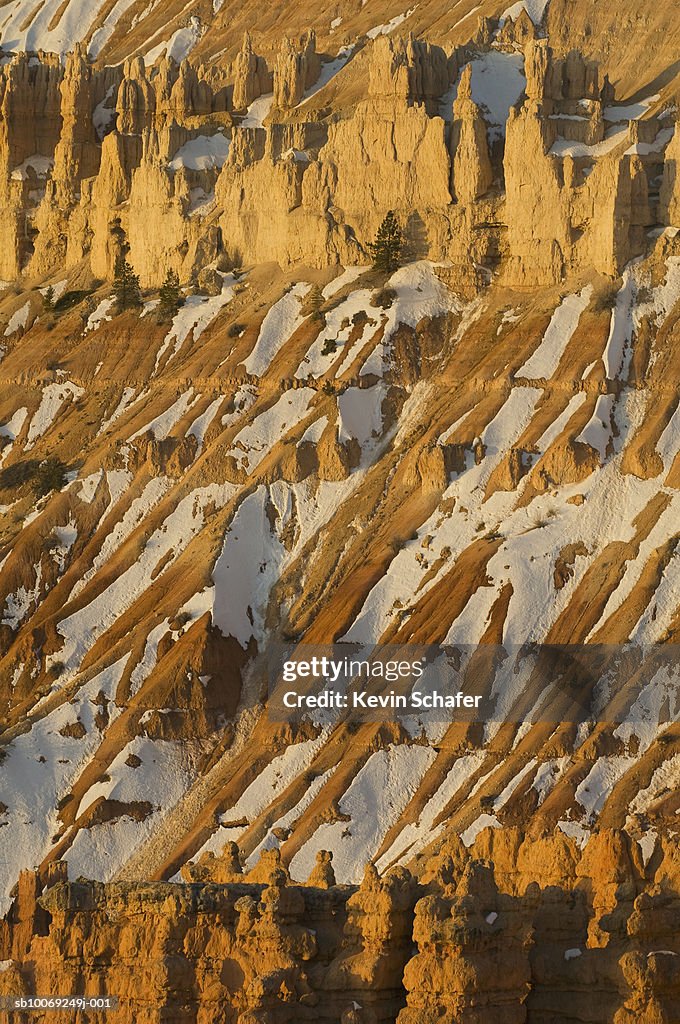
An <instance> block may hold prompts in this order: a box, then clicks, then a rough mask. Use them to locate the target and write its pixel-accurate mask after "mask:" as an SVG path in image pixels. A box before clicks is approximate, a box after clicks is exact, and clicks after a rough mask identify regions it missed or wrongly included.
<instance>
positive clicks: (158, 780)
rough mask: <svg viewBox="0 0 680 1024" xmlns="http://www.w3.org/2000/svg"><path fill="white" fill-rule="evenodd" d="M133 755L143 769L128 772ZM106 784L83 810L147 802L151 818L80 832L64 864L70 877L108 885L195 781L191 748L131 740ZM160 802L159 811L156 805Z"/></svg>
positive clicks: (85, 802)
mask: <svg viewBox="0 0 680 1024" xmlns="http://www.w3.org/2000/svg"><path fill="white" fill-rule="evenodd" d="M131 754H136V755H137V756H138V757H140V758H141V761H142V764H141V765H140V766H139V767H138V768H130V767H128V766H127V765H126V764H125V760H126V759H127V758H128V757H129V756H130V755H131ZM107 774H109V775H111V780H110V782H107V783H102V784H100V785H98V786H93V787H92V788H91V789H90V791H89V793H88V794H87V795H86V797H85V799H84V800H83V806H82V810H86V809H87V807H88V806H90V805H91V803H93V802H94V800H96V799H97V798H98V797H99V796H104V797H107V798H108V799H111V800H120V801H121V802H123V803H128V802H132V801H134V802H137V801H139V802H141V803H146V802H149V803H151V804H152V805H153V810H152V813H151V814H149V816H148V817H146V818H144V819H143V820H142V821H137V820H136V819H134V818H131V817H130V816H129V815H123V816H122V817H120V818H118V819H117V820H115V821H110V822H105V823H103V824H96V825H92V826H90V827H89V828H86V829H81V830H80V831H79V832H78V834H77V836H76V838H75V840H74V842H73V845H72V846H71V847H70V849H69V850H68V851H67V852H66V853H65V855H64V860H65V861H66V862H67V863H68V866H69V876H70V877H71V878H78V877H79V876H80V875H87V876H88V877H94V878H97V879H100V880H101V881H105V882H108V881H111V879H112V878H113V877H114V875H115V874H116V872H117V871H119V870H120V869H121V868H122V867H123V865H124V864H125V863H126V861H127V860H128V859H129V858H130V857H131V856H132V855H133V853H134V852H135V851H136V850H137V849H138V848H139V846H140V845H141V844H142V843H143V842H144V840H145V839H147V838H148V836H150V835H151V833H152V832H153V831H154V829H155V828H157V826H158V824H159V822H160V821H161V820H162V819H163V818H164V817H165V816H166V815H167V813H168V812H169V811H170V810H171V809H172V808H173V807H174V806H175V804H177V803H178V801H179V800H180V799H181V798H182V796H183V795H184V793H185V792H186V791H187V789H188V788H189V786H190V785H191V783H192V781H193V779H194V778H195V766H194V764H193V758H192V744H191V743H188V742H187V741H186V740H183V741H182V742H177V741H167V740H149V739H147V738H146V737H139V736H138V737H135V738H134V739H133V740H132V741H131V742H130V743H129V744H128V745H127V746H126V747H125V748H124V749H123V750H122V751H121V752H120V753H119V754H118V755H117V757H116V758H115V759H114V760H113V762H112V764H111V766H110V768H109V769H108V772H107ZM159 796H162V801H163V802H162V805H158V804H156V803H155V801H156V800H157V799H158V798H159Z"/></svg>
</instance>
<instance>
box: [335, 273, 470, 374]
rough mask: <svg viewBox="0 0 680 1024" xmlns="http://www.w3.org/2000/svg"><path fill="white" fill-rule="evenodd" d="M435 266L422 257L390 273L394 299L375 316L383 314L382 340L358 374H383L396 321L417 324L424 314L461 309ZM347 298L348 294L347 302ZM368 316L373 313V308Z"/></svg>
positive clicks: (412, 325) (397, 323)
mask: <svg viewBox="0 0 680 1024" xmlns="http://www.w3.org/2000/svg"><path fill="white" fill-rule="evenodd" d="M434 267H435V265H434V264H433V263H430V262H429V261H427V260H421V261H419V262H417V263H409V264H407V266H405V267H402V268H401V269H400V270H397V272H396V273H395V274H393V275H392V277H391V278H390V280H389V282H388V287H389V288H391V289H392V290H393V291H394V292H395V293H396V298H395V299H394V301H393V303H392V305H391V307H390V308H389V309H388V310H386V311H384V312H383V311H381V310H376V312H375V318H376V319H378V317H379V316H380V315H381V313H382V317H383V319H384V320H385V332H384V336H383V341H382V342H381V343H380V344H379V345H377V346H376V348H374V350H373V352H371V354H370V356H369V357H368V359H367V360H366V362H365V363H364V365H363V366H362V367H361V371H360V372H361V373H366V374H368V373H375V374H376V375H377V376H378V377H380V376H382V375H383V373H384V372H385V370H386V369H387V367H388V358H389V341H390V338H391V337H392V334H393V333H394V331H395V329H396V328H397V326H398V325H399V324H405V325H407V326H409V327H417V325H418V324H419V323H420V321H421V320H423V319H424V318H425V317H432V318H434V317H437V316H442V315H444V314H445V313H449V312H457V313H460V312H462V310H463V304H462V303H461V302H460V301H459V300H458V299H457V298H456V296H455V295H454V294H453V292H451V291H449V289H448V288H447V287H446V285H444V284H443V283H442V282H441V281H440V280H439V278H438V277H437V275H436V274H435V272H434ZM350 299H351V295H350V296H348V300H347V301H349V300H350ZM369 315H371V316H372V315H373V311H372V310H371V312H370V314H369Z"/></svg>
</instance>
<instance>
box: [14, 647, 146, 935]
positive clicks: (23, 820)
mask: <svg viewBox="0 0 680 1024" xmlns="http://www.w3.org/2000/svg"><path fill="white" fill-rule="evenodd" d="M126 660H127V657H125V658H122V659H121V660H120V661H118V662H117V663H116V664H115V665H112V666H111V667H110V668H108V669H105V670H104V671H103V672H101V673H100V674H99V675H98V676H95V678H94V679H92V680H91V681H90V682H89V683H87V684H86V686H84V687H83V688H82V689H81V690H80V691H79V693H78V694H77V696H76V697H75V698H74V700H75V703H70V702H69V703H67V704H64V705H62V706H61V707H59V708H57V709H56V710H55V711H52V712H51V713H50V714H49V715H47V716H46V717H45V718H43V719H42V720H40V721H38V722H36V723H35V724H34V725H33V727H32V729H31V730H30V731H29V732H27V733H24V734H23V735H21V736H18V737H17V738H16V739H15V740H13V741H12V743H11V744H10V745H9V747H8V751H7V753H8V756H7V758H6V760H5V761H3V765H2V772H1V773H0V801H2V803H4V804H6V805H7V808H8V809H7V812H6V814H5V815H0V822H7V824H6V827H5V828H0V915H2V914H5V913H6V912H7V909H8V907H9V890H10V888H11V887H12V886H13V885H14V884H15V882H16V880H17V878H18V876H19V872H20V871H21V870H22V869H23V868H25V867H26V865H27V852H28V851H30V857H31V858H32V863H34V864H36V865H37V864H38V863H39V862H40V861H41V860H42V859H43V858H44V857H45V856H47V854H48V853H49V851H50V849H51V848H52V843H51V839H52V836H53V835H54V834H55V833H56V832H57V831H58V830H59V828H60V824H59V821H58V820H57V810H56V807H57V804H58V803H59V801H60V800H61V798H62V797H64V796H65V795H66V794H67V793H68V792H69V790H70V788H71V786H72V785H73V783H74V782H75V780H76V779H77V778H78V776H79V775H80V772H81V770H82V768H83V767H84V766H85V765H86V764H87V762H88V761H89V759H90V758H91V757H92V755H93V754H94V752H95V750H96V749H97V746H98V745H99V742H100V738H101V737H100V734H99V731H98V729H97V728H96V726H95V723H94V719H95V715H96V714H97V712H98V711H99V707H98V706H97V705H95V704H94V703H93V701H94V699H95V698H96V697H97V695H98V694H99V692H100V691H101V692H102V693H104V695H105V697H106V698H107V699H108V701H109V703H108V714H109V717H110V720H113V719H114V718H116V717H117V715H118V713H119V712H118V709H117V708H116V705H115V704H114V703H113V695H114V693H115V690H116V687H117V685H118V682H119V680H120V677H121V676H122V674H123V669H124V667H125V662H126ZM76 720H80V721H81V722H82V724H83V725H84V726H85V729H86V730H87V731H86V733H85V735H84V736H83V738H82V739H75V738H73V737H66V736H61V735H60V734H59V730H61V729H63V728H64V726H66V725H68V724H69V723H72V722H74V721H76ZM41 758H44V761H41V760H40V759H41Z"/></svg>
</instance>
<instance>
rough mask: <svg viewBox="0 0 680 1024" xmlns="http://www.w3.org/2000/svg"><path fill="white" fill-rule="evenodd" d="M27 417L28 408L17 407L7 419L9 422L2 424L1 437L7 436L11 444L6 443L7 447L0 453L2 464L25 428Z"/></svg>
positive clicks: (0, 463)
mask: <svg viewBox="0 0 680 1024" xmlns="http://www.w3.org/2000/svg"><path fill="white" fill-rule="evenodd" d="M27 417H28V409H27V408H26V407H25V406H24V407H22V408H21V409H17V411H16V412H15V413H13V414H12V416H11V418H10V419H9V420H8V421H7V423H3V424H2V425H0V437H6V438H8V440H9V442H10V443H9V444H7V445H5V447H4V448H3V449H2V454H1V455H0V466H1V465H2V464H3V462H4V461H5V459H6V458H7V456H8V455H9V453H10V452H11V451H12V448H13V447H14V442H15V441H16V439H17V437H18V436H19V434H20V433H21V431H22V430H23V429H24V423H25V422H26V418H27Z"/></svg>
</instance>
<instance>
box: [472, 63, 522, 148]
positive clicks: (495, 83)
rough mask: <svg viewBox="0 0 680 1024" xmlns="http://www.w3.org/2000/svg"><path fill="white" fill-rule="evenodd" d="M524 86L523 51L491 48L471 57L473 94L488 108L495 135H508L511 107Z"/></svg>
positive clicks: (479, 102) (476, 99)
mask: <svg viewBox="0 0 680 1024" xmlns="http://www.w3.org/2000/svg"><path fill="white" fill-rule="evenodd" d="M525 86H526V78H525V77H524V57H523V55H522V54H521V53H504V52H503V51H501V50H491V51H490V52H489V53H485V54H483V55H482V56H481V57H476V58H475V60H473V61H472V98H473V100H474V101H475V103H477V104H478V105H479V106H481V107H482V108H484V109H485V111H486V112H487V116H488V120H489V121H490V123H491V125H492V129H491V135H492V136H496V137H498V136H503V135H505V125H506V122H507V120H508V115H509V113H510V107H512V106H514V104H515V103H516V102H517V100H518V99H519V98H520V96H521V95H522V93H523V92H524V89H525ZM456 91H457V90H456Z"/></svg>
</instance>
